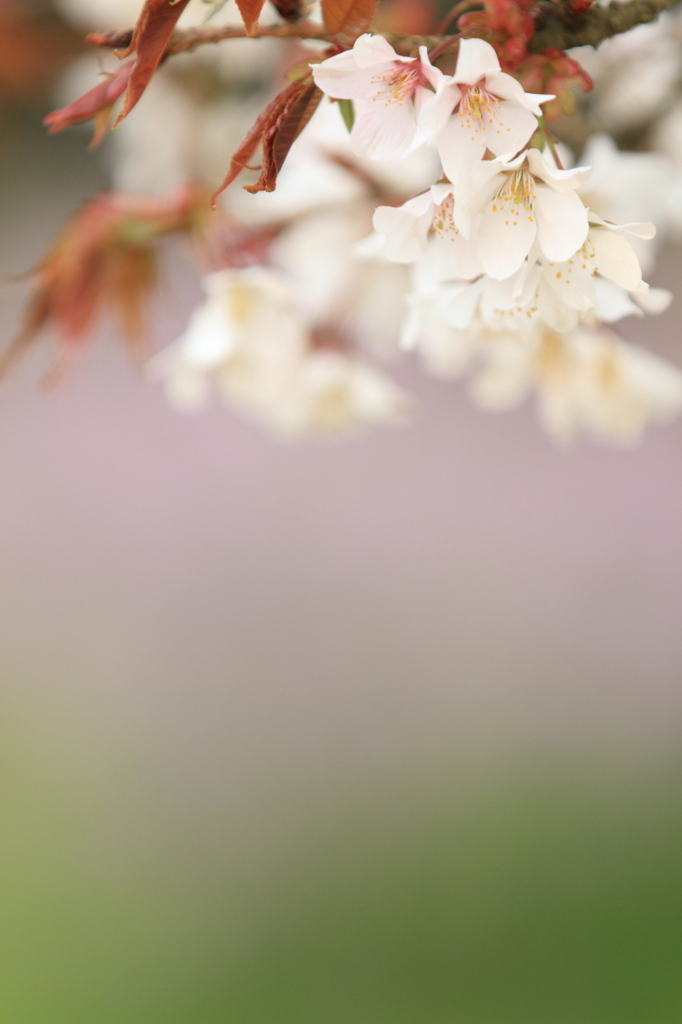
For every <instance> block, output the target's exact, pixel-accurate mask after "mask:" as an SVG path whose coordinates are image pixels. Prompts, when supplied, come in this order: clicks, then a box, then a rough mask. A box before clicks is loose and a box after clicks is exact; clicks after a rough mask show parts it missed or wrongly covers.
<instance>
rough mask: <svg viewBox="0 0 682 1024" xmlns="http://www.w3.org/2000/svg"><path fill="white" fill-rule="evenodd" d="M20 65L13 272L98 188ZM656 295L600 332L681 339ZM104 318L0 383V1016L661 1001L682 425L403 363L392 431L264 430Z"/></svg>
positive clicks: (680, 694)
mask: <svg viewBox="0 0 682 1024" xmlns="http://www.w3.org/2000/svg"><path fill="white" fill-rule="evenodd" d="M32 38H35V36H34V37H32ZM60 45H63V47H64V53H65V54H67V55H69V54H71V53H72V52H76V50H77V49H78V46H79V43H78V41H77V40H75V39H74V38H73V37H71V36H69V35H68V33H66V34H64V35H63V37H62V42H61V44H60ZM6 48H7V47H6ZM49 49H50V52H51V53H54V52H55V51H54V49H53V48H52V44H50V48H49ZM8 52H9V53H13V52H15V51H14V50H13V48H12V47H9V48H8ZM65 59H66V58H65ZM4 66H5V67H7V66H8V65H7V62H5V65H4ZM10 67H11V62H10ZM0 77H2V75H1V74H0ZM5 77H7V75H6V76H5ZM24 79H25V80H24V81H23V82H22V81H19V80H18V79H17V76H16V75H15V76H14V78H11V76H10V80H9V84H8V83H7V82H6V81H5V79H3V85H2V108H1V113H0V156H1V159H0V181H1V189H0V224H1V225H2V230H1V231H0V264H1V267H0V269H1V271H2V274H3V275H4V276H5V277H8V276H9V275H12V274H16V273H17V272H18V271H20V270H23V269H25V268H26V267H28V266H30V265H32V264H34V263H35V262H36V260H37V258H38V257H39V256H40V254H41V253H42V252H43V250H44V249H45V247H46V245H47V244H48V242H49V240H50V238H51V237H52V236H53V234H54V232H55V231H56V230H57V229H58V227H59V226H60V225H61V224H62V223H63V221H64V219H65V217H66V216H67V215H68V213H69V212H71V211H72V210H73V209H75V208H76V207H77V205H78V204H79V203H80V202H81V201H82V200H83V199H84V198H86V197H88V196H90V195H92V194H93V193H94V192H95V191H97V190H98V189H99V188H101V187H103V185H104V184H105V183H106V174H105V166H106V161H105V160H104V159H103V158H100V157H98V156H92V155H88V154H86V153H85V150H84V144H83V142H84V140H83V137H82V136H81V135H79V134H78V133H74V134H66V135H64V136H58V137H56V138H54V139H49V140H48V139H47V138H46V137H45V136H44V134H43V130H42V128H41V127H40V118H41V116H42V115H43V114H44V112H45V111H46V110H47V109H49V92H50V88H51V85H50V81H51V79H50V77H49V76H47V78H46V81H45V82H44V83H42V84H40V85H39V86H36V85H35V81H34V79H33V78H32V77H31V76H24ZM30 81H33V83H34V87H31V88H29V84H30ZM27 83H29V84H27ZM178 261H179V262H177V265H174V264H173V261H172V260H171V262H170V265H169V269H168V279H167V281H168V283H167V285H166V288H165V290H164V292H163V295H162V296H161V299H160V302H159V310H158V317H157V320H158V323H157V329H158V338H159V341H168V340H171V339H172V338H173V336H174V334H177V328H178V323H179V322H182V318H183V317H184V316H185V315H186V311H187V309H188V308H189V305H190V303H191V301H192V300H193V299H194V298H196V295H197V294H198V286H197V283H196V281H194V280H193V279H190V278H189V277H188V275H187V273H186V270H185V269H183V267H184V264H182V260H181V257H178ZM681 268H682V256H681V254H680V253H679V252H678V251H675V250H673V249H671V250H669V251H668V252H667V253H666V254H665V257H664V259H663V260H662V261H661V263H660V265H659V267H658V269H657V271H656V275H655V277H654V283H656V284H661V285H665V286H668V287H672V288H676V287H677V289H678V291H679V277H680V269H681ZM25 295H26V286H25V285H24V284H22V283H12V284H10V283H7V284H5V285H4V286H3V292H2V298H3V301H2V312H1V314H0V330H1V332H2V337H3V340H5V341H6V340H9V338H10V337H11V334H12V332H13V330H14V329H15V327H16V323H17V320H18V316H19V311H20V308H21V303H22V301H23V299H24V298H25ZM678 304H679V298H678V303H677V304H676V305H674V306H673V308H672V309H671V311H670V312H669V313H667V314H665V315H664V316H662V317H660V318H659V319H657V320H647V321H642V322H641V323H639V322H637V323H631V322H626V324H625V325H624V333H626V335H627V336H628V337H629V338H632V339H634V340H638V341H644V342H646V343H647V344H650V345H651V346H652V347H653V348H654V349H655V350H656V351H660V352H662V353H665V354H666V355H668V356H670V357H671V358H673V359H675V360H676V361H677V362H682V343H681V342H680V323H681V322H682V321H681V320H680V316H681V314H680V310H679V308H677V305H678ZM110 340H111V339H110V337H109V336H108V335H107V331H106V329H105V330H104V331H103V334H102V337H101V339H100V344H98V346H97V347H96V348H95V349H93V351H92V352H91V353H90V355H89V356H88V358H87V359H86V360H85V361H84V362H83V363H82V365H81V366H80V367H79V368H78V372H77V373H75V374H74V375H73V376H72V377H71V378H70V379H69V380H68V381H67V382H66V383H65V384H64V385H63V386H62V387H60V388H59V389H57V390H55V391H52V392H50V393H47V394H46V393H44V392H42V391H41V390H40V388H39V386H38V384H37V381H38V379H39V374H40V369H41V366H42V363H41V357H40V355H39V354H36V357H35V358H34V359H33V360H32V361H29V362H28V363H27V365H26V366H25V367H24V368H23V369H22V370H21V372H20V373H18V374H17V375H16V376H15V377H14V378H13V379H11V380H9V381H7V382H5V383H4V384H3V387H2V392H1V395H0V431H1V436H2V437H3V443H2V445H0V485H1V492H0V493H1V495H2V498H1V500H0V536H1V543H0V559H1V565H0V600H1V612H2V614H1V616H0V637H1V642H0V659H1V660H0V665H1V678H0V1021H1V1022H2V1024H62V1022H63V1024H95V1022H96V1024H109V1022H111V1024H121V1022H126V1024H156V1022H158V1024H174V1022H177V1024H612V1022H613V1024H678V1022H679V1021H680V1020H681V1019H682V876H681V873H682V818H681V810H682V806H681V805H682V758H681V757H680V736H681V735H682V671H681V666H682V628H681V627H680V596H681V588H682V541H681V539H680V538H681V526H680V524H681V522H682V472H681V470H682V424H677V425H673V426H672V427H668V428H664V429H655V430H653V431H652V432H651V433H650V435H649V436H648V437H647V439H646V441H645V443H644V444H643V445H642V446H641V447H640V448H639V449H637V450H635V451H634V452H630V451H628V452H622V451H619V450H613V449H610V448H602V447H598V446H592V445H589V444H584V445H579V446H577V447H576V448H575V449H574V450H571V451H568V452H564V451H559V450H557V449H556V448H555V447H554V446H553V445H552V443H551V442H550V441H549V440H547V439H546V438H545V437H544V436H543V435H542V434H541V433H540V431H539V430H538V428H537V426H536V424H535V422H534V419H533V415H532V411H531V410H528V409H523V410H520V411H519V412H517V413H513V414H508V415H506V416H504V417H495V416H486V415H484V414H482V413H480V412H477V411H476V410H474V409H472V408H471V407H470V405H469V404H468V401H467V399H466V396H465V395H464V393H463V391H462V389H461V388H459V387H458V386H457V385H456V384H447V383H443V382H429V381H424V380H423V379H420V378H418V377H417V374H413V373H412V371H411V370H410V369H409V368H408V369H406V370H405V372H404V379H405V381H406V382H407V383H408V384H409V386H410V387H411V388H412V389H416V390H417V391H418V393H419V396H420V400H421V410H420V415H419V418H418V420H417V422H416V423H415V425H414V426H412V427H410V428H407V429H397V430H386V431H377V432H375V433H373V434H368V435H366V436H361V437H358V438H355V439H352V440H350V441H348V440H345V441H341V442H332V443H330V442H313V441H306V442H302V443H297V444H295V445H289V444H281V443H277V442H273V441H272V440H270V439H268V438H265V437H263V436H262V435H260V434H259V433H258V432H257V431H256V430H254V429H252V428H251V427H249V426H247V425H245V424H243V423H241V422H240V421H238V420H237V419H236V418H234V417H232V416H231V415H230V414H229V413H228V412H226V411H225V410H222V409H216V410H215V411H213V412H211V413H209V414H208V415H206V416H202V417H198V418H183V417H181V416H178V415H177V414H176V413H173V412H172V411H170V410H169V409H168V408H167V406H166V404H165V402H164V400H163V397H162V396H161V394H160V393H158V392H157V391H156V390H155V389H154V388H153V387H152V386H150V385H149V384H148V383H146V382H145V381H144V380H143V379H142V378H141V377H140V376H139V375H136V374H135V373H134V372H131V370H130V367H129V366H127V365H126V363H125V361H124V357H123V355H122V353H121V352H120V351H119V350H118V349H117V348H115V347H114V346H113V345H111V344H109V343H108V342H109V341H110Z"/></svg>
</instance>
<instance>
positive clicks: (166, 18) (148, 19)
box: [114, 0, 189, 128]
mask: <svg viewBox="0 0 682 1024" xmlns="http://www.w3.org/2000/svg"><path fill="white" fill-rule="evenodd" d="M188 3H189V0H145V5H144V7H143V8H142V12H141V13H140V17H139V18H138V20H137V24H136V26H135V31H134V33H133V38H132V40H131V43H130V46H129V47H128V48H127V49H126V50H125V51H124V52H123V53H122V54H120V56H121V57H127V56H129V55H130V54H131V53H133V51H137V59H136V61H135V65H134V67H133V70H132V73H131V75H130V80H129V82H128V88H127V89H126V94H125V98H124V100H123V106H122V107H121V112H120V113H119V115H118V117H117V118H116V121H115V123H114V128H116V127H118V125H119V124H120V123H121V121H122V120H123V118H124V117H126V115H127V114H129V113H130V111H131V110H132V109H133V107H134V106H135V104H136V103H137V102H138V100H139V99H140V97H141V96H142V94H143V93H144V91H145V89H146V88H147V86H148V85H149V83H150V81H151V79H152V76H153V75H154V72H155V71H156V69H157V67H158V66H159V64H160V63H161V60H162V58H163V55H164V53H165V52H166V47H167V45H168V41H169V39H170V37H171V35H172V34H173V29H174V28H175V25H176V23H177V21H178V19H179V17H180V15H181V14H182V12H183V11H184V9H185V7H186V6H187V4H188Z"/></svg>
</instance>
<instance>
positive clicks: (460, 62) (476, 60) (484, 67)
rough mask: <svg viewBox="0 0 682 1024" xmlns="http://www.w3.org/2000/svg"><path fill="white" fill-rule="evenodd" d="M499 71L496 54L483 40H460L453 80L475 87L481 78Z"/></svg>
mask: <svg viewBox="0 0 682 1024" xmlns="http://www.w3.org/2000/svg"><path fill="white" fill-rule="evenodd" d="M499 70H500V62H499V60H498V58H497V54H496V53H495V51H494V49H493V48H492V46H491V45H490V43H486V42H485V40H483V39H462V40H461V41H460V44H459V54H458V56H457V67H456V69H455V74H454V76H453V77H454V80H455V82H461V83H462V84H464V85H476V83H477V82H478V81H480V80H481V78H484V77H485V76H486V75H491V74H494V73H495V72H496V71H499Z"/></svg>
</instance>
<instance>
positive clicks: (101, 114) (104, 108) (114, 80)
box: [43, 61, 133, 149]
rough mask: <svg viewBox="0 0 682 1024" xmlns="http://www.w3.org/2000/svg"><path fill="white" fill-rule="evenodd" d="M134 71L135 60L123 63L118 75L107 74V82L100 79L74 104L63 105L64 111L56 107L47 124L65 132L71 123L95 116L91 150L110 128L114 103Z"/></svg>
mask: <svg viewBox="0 0 682 1024" xmlns="http://www.w3.org/2000/svg"><path fill="white" fill-rule="evenodd" d="M132 70H133V62H132V61H129V62H128V63H127V64H122V65H121V67H120V68H119V69H118V71H116V72H115V74H113V75H106V77H105V78H104V80H103V81H101V82H98V84H97V85H96V86H94V88H92V89H90V90H89V91H88V92H86V93H84V94H83V95H82V96H79V97H78V99H75V100H74V101H73V103H69V104H68V106H66V107H62V109H61V110H53V111H52V113H51V114H48V115H47V117H46V118H45V119H44V120H43V124H44V125H45V126H46V128H47V129H48V130H49V133H50V135H56V133H57V132H63V131H64V129H65V128H68V127H69V125H72V124H80V123H81V122H82V121H89V120H90V119H94V121H95V134H94V136H93V139H92V142H91V143H90V149H94V148H95V147H96V146H98V145H99V143H100V142H101V141H102V139H103V137H104V133H105V132H106V130H107V126H108V124H109V118H110V117H111V111H112V110H113V107H114V104H115V103H116V100H117V99H118V98H119V96H121V95H122V93H123V91H124V90H125V88H126V86H127V85H128V79H129V78H130V72H131V71H132Z"/></svg>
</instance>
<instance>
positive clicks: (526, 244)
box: [478, 197, 587, 280]
mask: <svg viewBox="0 0 682 1024" xmlns="http://www.w3.org/2000/svg"><path fill="white" fill-rule="evenodd" d="M586 222H587V220H586ZM538 227H539V225H538V223H537V218H536V217H535V216H534V214H533V213H532V211H531V212H529V211H528V208H527V206H526V204H525V203H523V202H522V203H515V202H513V201H511V202H507V201H503V200H500V199H499V197H497V198H495V200H494V201H493V202H491V203H490V204H489V205H488V207H487V208H486V210H485V211H484V213H483V217H482V218H481V223H480V225H479V228H478V256H479V259H480V261H481V264H482V266H483V269H484V270H485V272H486V274H489V275H490V277H494V278H496V279H497V280H501V279H502V278H505V277H510V276H511V275H512V274H513V273H515V271H517V270H518V269H519V267H520V266H521V264H522V263H523V261H524V259H525V258H526V256H527V255H528V253H529V251H530V247H531V245H532V244H533V242H534V241H535V235H536V232H537V230H538ZM586 233H587V231H586Z"/></svg>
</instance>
